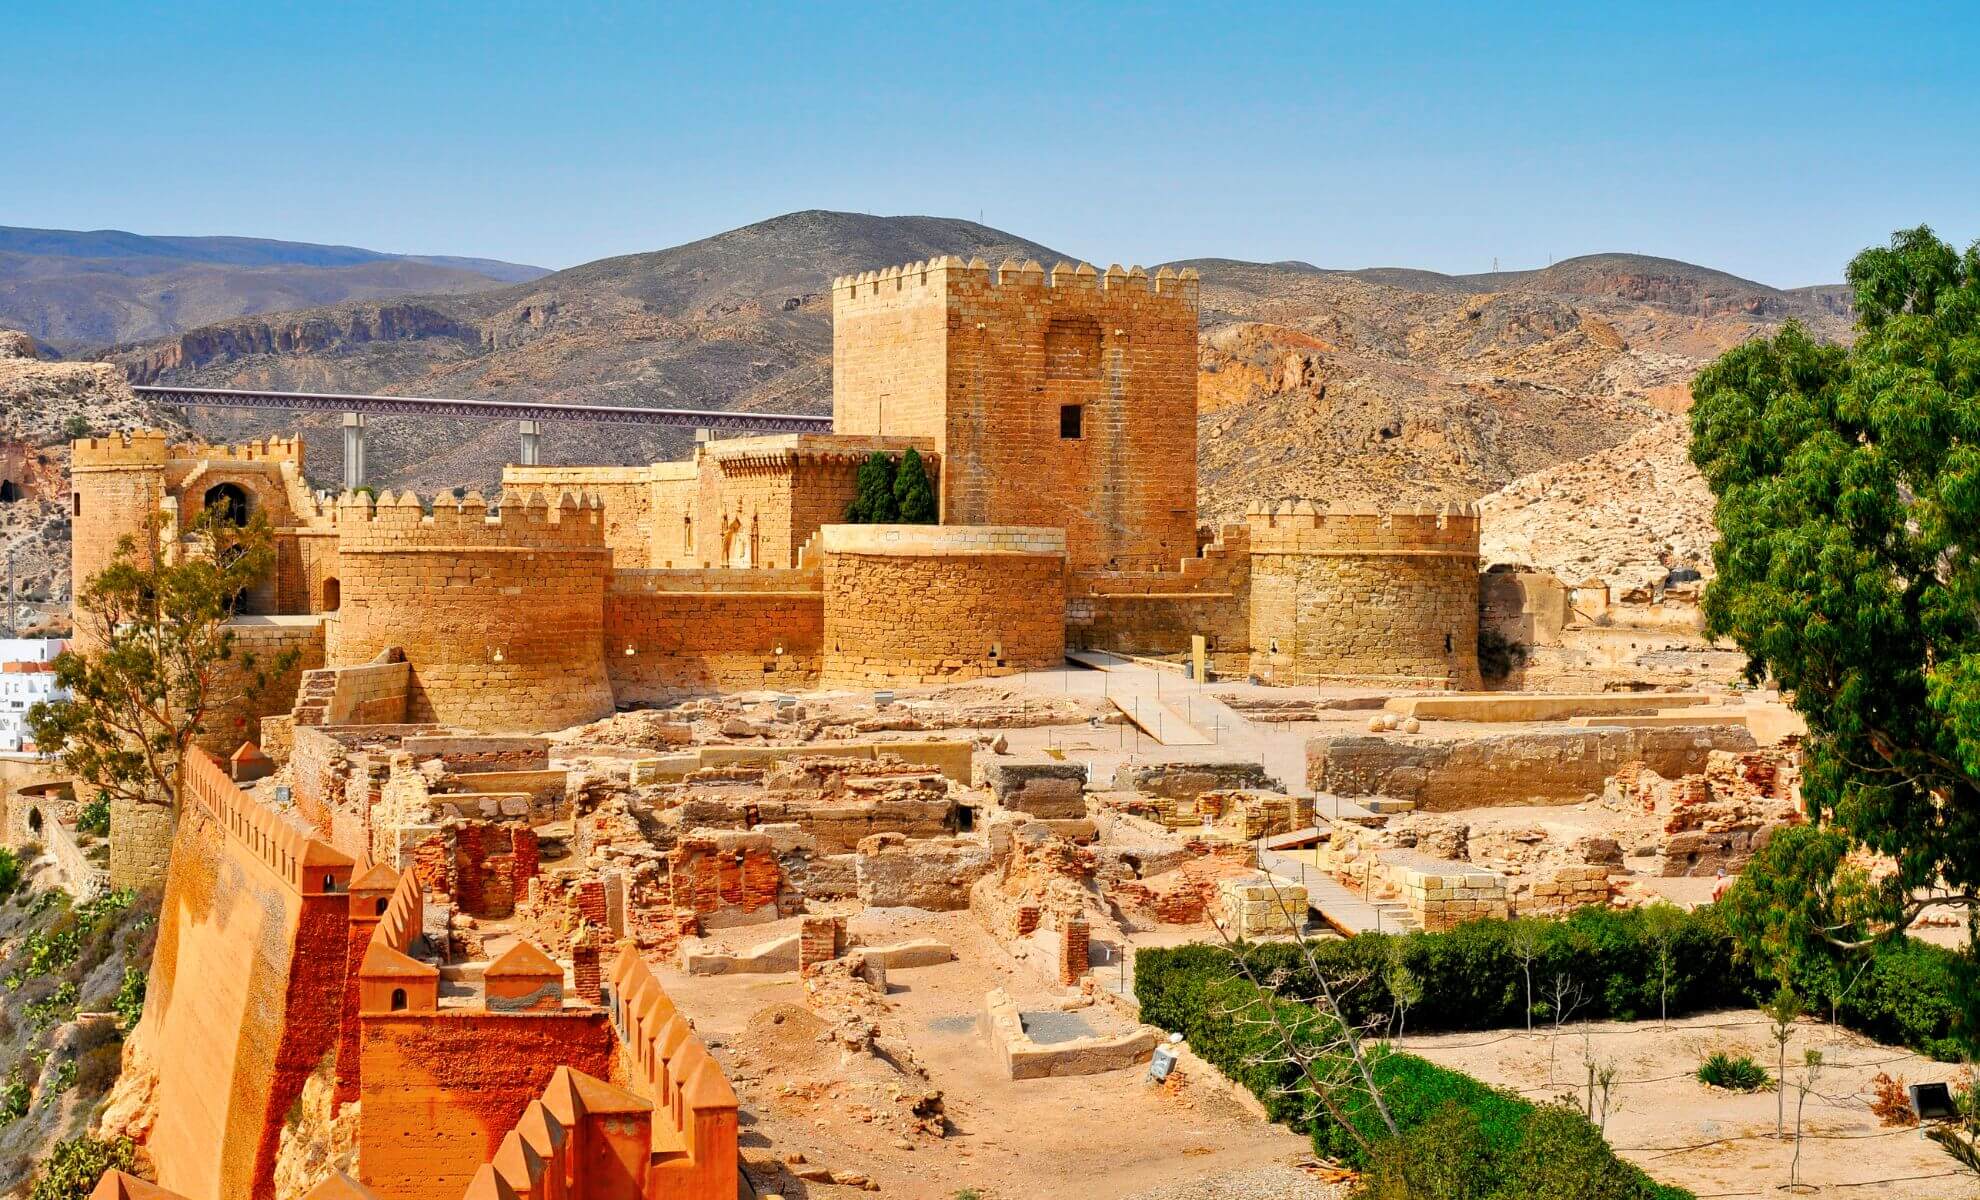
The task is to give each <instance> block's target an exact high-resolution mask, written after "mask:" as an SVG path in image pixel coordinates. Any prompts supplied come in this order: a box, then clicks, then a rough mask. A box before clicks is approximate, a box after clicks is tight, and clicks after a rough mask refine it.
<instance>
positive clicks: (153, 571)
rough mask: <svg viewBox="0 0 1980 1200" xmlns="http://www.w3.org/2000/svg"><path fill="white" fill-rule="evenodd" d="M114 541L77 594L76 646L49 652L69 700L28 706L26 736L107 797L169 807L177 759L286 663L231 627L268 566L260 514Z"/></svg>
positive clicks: (288, 656)
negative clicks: (242, 642)
mask: <svg viewBox="0 0 1980 1200" xmlns="http://www.w3.org/2000/svg"><path fill="white" fill-rule="evenodd" d="M144 536H145V538H146V539H147V541H148V543H149V544H148V545H147V546H146V549H145V552H143V553H140V551H139V541H138V538H137V537H134V536H130V535H126V536H125V537H124V538H123V539H122V540H120V541H119V542H118V544H117V549H116V552H115V554H114V555H113V556H112V558H111V561H110V564H109V565H108V566H106V567H104V568H103V570H102V571H101V572H99V573H98V574H97V575H96V576H95V577H94V578H92V579H91V580H89V581H88V583H87V584H85V585H84V586H83V588H82V590H81V592H80V594H79V595H78V596H77V597H76V625H77V631H78V633H79V634H81V635H83V636H82V639H81V640H82V642H83V645H84V646H85V647H86V648H85V649H82V650H70V651H66V652H64V653H62V654H60V655H58V656H57V657H56V659H55V681H56V683H57V684H58V685H60V686H61V687H62V688H64V689H65V690H66V691H67V692H68V693H69V698H68V699H66V700H54V701H44V702H42V703H39V704H36V705H35V706H34V707H33V708H31V709H29V710H28V726H29V728H30V729H32V730H33V731H34V740H35V743H36V744H37V745H38V746H40V747H41V748H42V749H43V750H46V751H48V752H50V753H52V754H54V755H56V756H57V757H58V758H59V759H60V761H61V763H62V766H63V767H64V768H65V769H67V770H68V771H69V772H70V773H71V774H72V775H74V776H75V777H76V778H77V779H78V780H80V781H82V782H83V783H84V784H86V785H88V786H89V787H91V788H94V789H96V790H97V791H99V792H101V793H105V794H107V795H108V796H110V797H112V798H113V799H124V800H130V801H133V802H139V803H150V804H171V805H173V806H174V807H176V805H177V802H178V781H179V763H180V761H181V760H182V759H183V758H184V757H185V754H186V751H187V750H188V749H189V748H191V747H192V745H193V744H194V743H195V741H196V740H197V739H198V737H199V736H200V735H201V734H202V733H204V732H206V730H207V726H208V722H209V720H211V719H212V718H213V717H214V715H215V714H217V713H219V712H222V711H224V710H226V709H228V708H230V707H232V706H234V705H236V704H238V703H240V702H241V701H244V700H246V699H247V698H249V697H251V696H252V695H253V694H255V693H256V692H258V691H260V690H261V689H262V688H263V687H265V686H266V685H267V682H268V680H269V679H271V678H274V677H275V676H278V675H280V674H281V673H282V672H284V671H287V670H288V669H289V668H290V667H291V666H293V665H294V663H295V658H296V654H295V652H294V651H287V652H284V653H282V654H279V655H275V656H273V657H269V658H263V657H262V656H259V655H256V654H254V653H252V652H250V651H248V650H245V649H243V648H241V647H239V646H238V645H237V644H236V642H235V634H234V631H233V629H231V628H230V627H229V626H228V622H229V621H230V620H232V619H233V617H234V615H235V613H236V612H237V611H238V610H239V607H240V604H241V601H242V598H243V597H244V596H245V595H246V594H247V592H248V591H249V590H250V589H251V588H253V587H254V586H255V585H256V584H257V583H259V582H260V581H261V580H262V579H263V578H265V577H266V576H267V574H268V572H269V571H270V570H271V569H272V568H273V566H274V564H275V550H274V544H273V539H272V536H271V534H270V532H269V529H268V524H267V521H266V520H265V519H264V518H262V517H261V516H260V515H259V514H257V515H256V516H255V517H254V518H253V519H252V520H251V521H249V523H248V524H246V525H245V526H237V525H234V524H231V523H230V522H228V521H226V520H224V519H221V518H219V517H217V516H215V515H213V513H212V511H211V510H208V513H207V514H205V515H203V516H202V517H201V519H200V520H199V521H198V522H197V523H196V524H195V525H194V527H193V529H192V531H191V534H190V536H189V537H188V539H187V541H186V543H185V544H183V545H170V546H168V545H166V544H164V539H163V538H162V537H161V536H160V535H159V532H158V529H157V527H156V526H154V527H152V528H151V529H149V530H147V531H145V533H144Z"/></svg>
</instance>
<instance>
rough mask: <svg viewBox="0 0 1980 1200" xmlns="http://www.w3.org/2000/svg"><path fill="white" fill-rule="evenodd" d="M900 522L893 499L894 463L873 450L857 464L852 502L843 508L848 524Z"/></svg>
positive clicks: (896, 503)
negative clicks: (857, 472)
mask: <svg viewBox="0 0 1980 1200" xmlns="http://www.w3.org/2000/svg"><path fill="white" fill-rule="evenodd" d="M900 519H901V512H900V506H899V503H898V502H897V501H896V500H895V499H894V460H893V459H891V458H888V457H887V456H886V455H885V454H883V453H882V452H880V451H878V450H875V451H874V452H873V453H872V454H870V455H868V456H867V459H866V461H865V462H863V463H861V464H859V474H858V476H857V477H855V479H854V480H853V501H852V504H851V505H849V506H848V507H847V508H846V523H847V524H850V525H886V524H889V523H891V522H894V521H898V520H900Z"/></svg>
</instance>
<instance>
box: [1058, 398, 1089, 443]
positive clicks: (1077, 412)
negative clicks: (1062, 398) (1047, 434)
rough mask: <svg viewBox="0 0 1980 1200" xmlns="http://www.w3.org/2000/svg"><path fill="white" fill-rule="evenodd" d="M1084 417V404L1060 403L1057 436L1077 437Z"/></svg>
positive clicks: (1079, 434)
mask: <svg viewBox="0 0 1980 1200" xmlns="http://www.w3.org/2000/svg"><path fill="white" fill-rule="evenodd" d="M1085 418H1086V406H1085V405H1081V404H1061V405H1060V406H1059V436H1060V437H1062V438H1077V437H1079V436H1081V427H1082V425H1083V424H1084V422H1085Z"/></svg>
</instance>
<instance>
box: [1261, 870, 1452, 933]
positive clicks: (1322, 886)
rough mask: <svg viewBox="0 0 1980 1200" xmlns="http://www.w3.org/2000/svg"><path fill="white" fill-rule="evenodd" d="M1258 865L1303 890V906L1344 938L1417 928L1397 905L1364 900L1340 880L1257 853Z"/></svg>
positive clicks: (1407, 914)
mask: <svg viewBox="0 0 1980 1200" xmlns="http://www.w3.org/2000/svg"><path fill="white" fill-rule="evenodd" d="M1258 865H1259V866H1261V867H1263V868H1265V869H1266V870H1267V871H1270V872H1271V873H1272V874H1274V875H1277V876H1279V877H1280V878H1282V879H1291V880H1297V881H1298V882H1299V883H1301V884H1303V885H1305V887H1306V905H1307V907H1308V908H1311V909H1312V910H1313V911H1314V912H1315V913H1317V914H1319V917H1320V919H1321V920H1322V921H1324V922H1326V923H1327V925H1329V926H1330V927H1332V928H1333V930H1334V931H1335V932H1336V933H1339V934H1341V935H1342V936H1344V937H1352V936H1353V935H1355V934H1357V933H1401V932H1404V931H1406V930H1410V929H1414V928H1416V920H1415V918H1413V917H1411V916H1410V915H1409V910H1408V909H1407V908H1405V907H1403V906H1402V905H1400V904H1389V903H1383V902H1379V901H1368V900H1363V899H1362V898H1361V897H1360V896H1358V895H1356V894H1355V893H1354V892H1352V891H1350V890H1349V889H1348V888H1347V887H1346V886H1345V885H1343V884H1342V883H1341V882H1340V881H1339V880H1337V879H1335V878H1334V877H1333V876H1332V875H1329V874H1327V873H1326V872H1324V871H1320V870H1317V869H1315V868H1313V867H1310V866H1308V865H1306V864H1305V863H1303V862H1301V861H1299V860H1298V859H1296V858H1293V857H1291V856H1290V855H1285V854H1279V853H1277V852H1275V851H1271V850H1260V851H1259V852H1258Z"/></svg>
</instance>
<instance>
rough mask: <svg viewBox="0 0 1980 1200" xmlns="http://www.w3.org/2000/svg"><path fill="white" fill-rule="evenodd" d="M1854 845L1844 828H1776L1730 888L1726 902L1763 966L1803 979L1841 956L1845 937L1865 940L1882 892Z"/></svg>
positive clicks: (1785, 979)
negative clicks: (1855, 860) (1853, 859)
mask: <svg viewBox="0 0 1980 1200" xmlns="http://www.w3.org/2000/svg"><path fill="white" fill-rule="evenodd" d="M1849 849H1850V838H1849V835H1848V834H1846V833H1844V832H1842V831H1841V830H1839V829H1822V828H1817V827H1815V826H1813V825H1795V826H1790V827H1789V828H1786V829H1780V830H1776V831H1775V833H1774V836H1773V837H1772V838H1770V839H1769V840H1768V842H1767V844H1766V845H1765V846H1763V847H1761V849H1760V850H1759V852H1758V853H1756V854H1755V855H1754V856H1753V858H1752V860H1751V861H1750V862H1748V863H1747V865H1746V869H1745V870H1743V871H1741V872H1740V876H1739V878H1738V879H1736V880H1734V881H1733V885H1732V886H1731V887H1729V888H1727V889H1726V894H1725V895H1724V896H1723V897H1721V898H1720V900H1719V904H1718V908H1719V910H1720V912H1721V913H1722V914H1723V916H1724V918H1725V922H1726V928H1727V929H1728V930H1730V931H1731V932H1732V935H1733V937H1734V938H1736V939H1737V940H1738V942H1739V946H1740V951H1741V953H1742V954H1744V955H1746V957H1747V958H1748V959H1750V960H1751V961H1752V963H1753V967H1754V970H1755V971H1757V972H1758V973H1759V974H1761V975H1763V976H1765V977H1766V978H1768V979H1771V980H1773V981H1774V982H1775V983H1777V984H1786V985H1788V986H1800V985H1802V984H1804V983H1807V982H1809V981H1813V980H1817V979H1819V978H1820V977H1821V976H1822V975H1823V974H1824V972H1825V971H1826V970H1827V969H1828V967H1829V966H1830V965H1831V964H1833V962H1834V960H1835V956H1836V954H1837V953H1838V951H1839V947H1838V946H1837V945H1836V943H1837V942H1842V943H1844V944H1847V945H1852V946H1853V945H1855V944H1856V943H1858V942H1859V941H1861V940H1863V938H1864V936H1865V935H1866V932H1867V931H1866V920H1865V918H1866V914H1867V913H1869V912H1871V911H1873V910H1874V909H1875V908H1876V902H1877V898H1876V895H1875V892H1874V888H1873V885H1872V884H1871V882H1870V879H1869V876H1868V875H1867V874H1866V873H1865V872H1864V871H1863V869H1862V868H1861V867H1858V866H1856V865H1854V864H1852V863H1850V862H1849V857H1848V856H1849Z"/></svg>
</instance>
